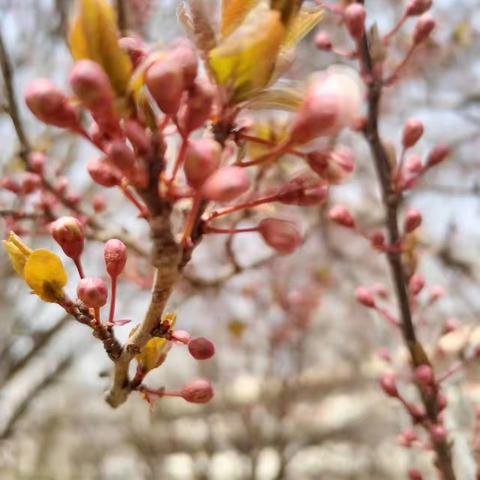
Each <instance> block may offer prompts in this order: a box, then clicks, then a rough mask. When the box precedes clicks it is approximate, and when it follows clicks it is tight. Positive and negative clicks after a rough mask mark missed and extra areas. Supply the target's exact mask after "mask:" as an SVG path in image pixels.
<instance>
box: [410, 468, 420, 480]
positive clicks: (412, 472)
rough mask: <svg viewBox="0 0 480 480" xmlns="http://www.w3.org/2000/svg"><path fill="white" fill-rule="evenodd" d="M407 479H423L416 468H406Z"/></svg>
mask: <svg viewBox="0 0 480 480" xmlns="http://www.w3.org/2000/svg"><path fill="white" fill-rule="evenodd" d="M408 479H409V480H423V476H422V474H421V473H420V472H419V471H418V470H417V469H416V468H410V469H409V470H408Z"/></svg>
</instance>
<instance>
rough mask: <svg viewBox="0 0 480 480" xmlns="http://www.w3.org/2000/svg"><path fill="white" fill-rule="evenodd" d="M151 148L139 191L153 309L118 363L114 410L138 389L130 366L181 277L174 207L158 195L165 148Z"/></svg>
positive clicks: (158, 143) (157, 142) (111, 397)
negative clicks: (149, 242) (151, 270)
mask: <svg viewBox="0 0 480 480" xmlns="http://www.w3.org/2000/svg"><path fill="white" fill-rule="evenodd" d="M152 144H153V146H154V148H153V153H152V158H151V159H150V160H151V161H150V162H149V164H150V166H151V167H150V168H151V171H150V174H149V179H150V181H149V185H148V186H147V187H146V188H145V189H143V190H138V194H139V195H140V196H141V198H142V200H143V201H144V203H145V205H146V207H147V208H148V212H149V216H148V222H149V225H150V232H151V236H152V240H153V248H152V254H151V263H152V265H153V266H154V267H155V274H154V275H155V276H154V282H153V288H152V294H151V299H150V305H149V306H148V309H147V312H146V314H145V317H144V319H143V321H142V323H141V324H140V325H139V327H138V328H137V330H136V331H135V333H134V334H133V335H132V336H131V337H130V338H129V341H128V343H127V344H126V345H125V346H124V347H123V349H122V353H121V355H120V357H119V358H118V360H116V361H115V368H114V376H113V383H112V386H111V388H110V390H109V392H108V393H107V395H106V400H107V402H108V403H109V404H110V405H111V406H112V407H114V408H116V407H118V406H120V405H121V404H122V403H124V402H125V401H126V399H127V398H128V395H129V394H130V392H131V391H132V389H134V388H135V386H136V385H135V384H134V383H133V382H130V380H129V376H128V370H129V366H130V362H131V361H132V360H133V358H134V356H135V354H137V353H139V352H140V351H141V350H142V348H143V347H144V346H145V344H146V343H147V342H148V340H149V339H150V338H151V337H152V336H153V334H154V331H155V329H156V328H157V327H158V326H159V325H160V323H161V319H162V313H163V311H164V309H165V305H166V303H167V301H168V298H169V297H170V294H171V292H172V290H173V287H174V285H175V284H176V282H177V280H178V278H179V276H180V262H181V258H182V249H181V247H180V245H179V244H178V243H177V242H176V241H175V238H174V237H173V233H172V231H171V224H170V214H171V210H172V207H171V204H170V203H169V202H168V201H166V200H164V199H162V198H160V197H159V193H158V178H159V175H160V172H161V171H162V170H163V168H164V154H165V145H164V143H163V141H162V140H161V138H160V137H156V138H155V136H154V138H153V139H152Z"/></svg>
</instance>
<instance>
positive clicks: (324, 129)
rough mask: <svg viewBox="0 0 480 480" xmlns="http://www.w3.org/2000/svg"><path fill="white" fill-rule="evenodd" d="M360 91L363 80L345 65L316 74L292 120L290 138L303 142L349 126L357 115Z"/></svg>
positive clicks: (360, 96) (361, 93) (360, 101)
mask: <svg viewBox="0 0 480 480" xmlns="http://www.w3.org/2000/svg"><path fill="white" fill-rule="evenodd" d="M363 94H364V86H363V83H362V80H361V79H360V78H359V76H358V74H357V73H356V72H354V71H353V70H351V69H349V68H347V67H330V68H329V69H328V70H327V72H326V73H324V74H320V75H317V76H315V77H314V79H313V81H312V82H311V84H310V86H309V87H308V88H307V91H306V93H305V98H304V101H303V103H302V105H301V106H300V108H299V110H298V112H297V114H296V116H295V117H294V119H293V122H292V130H291V134H290V138H291V140H292V141H293V142H294V143H299V144H302V143H307V142H310V141H311V140H313V139H314V138H316V137H319V136H325V135H335V134H337V133H338V132H339V131H340V130H341V129H342V128H346V127H350V128H352V127H353V126H354V125H355V123H356V121H357V119H358V117H359V116H360V109H361V106H362V102H363Z"/></svg>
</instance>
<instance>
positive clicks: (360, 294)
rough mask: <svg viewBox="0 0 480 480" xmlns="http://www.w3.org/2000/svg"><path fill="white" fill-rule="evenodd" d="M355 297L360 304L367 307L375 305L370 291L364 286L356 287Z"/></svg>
mask: <svg viewBox="0 0 480 480" xmlns="http://www.w3.org/2000/svg"><path fill="white" fill-rule="evenodd" d="M355 298H356V300H357V302H358V303H360V305H363V306H364V307H368V308H374V307H375V299H374V298H373V295H372V293H371V292H370V291H369V290H368V289H367V288H365V287H358V288H357V289H356V290H355Z"/></svg>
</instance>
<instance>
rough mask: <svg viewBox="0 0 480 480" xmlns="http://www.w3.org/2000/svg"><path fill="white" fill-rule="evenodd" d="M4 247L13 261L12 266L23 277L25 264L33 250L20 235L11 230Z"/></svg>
mask: <svg viewBox="0 0 480 480" xmlns="http://www.w3.org/2000/svg"><path fill="white" fill-rule="evenodd" d="M3 248H4V249H5V251H6V252H7V254H8V256H9V258H10V262H11V263H12V267H13V269H14V270H15V272H16V273H17V275H19V276H20V277H22V278H23V271H24V268H25V264H26V263H27V259H28V257H29V256H30V254H31V253H32V250H31V249H30V248H28V247H27V246H26V245H25V244H24V243H23V242H22V240H21V239H20V237H19V236H18V235H15V233H13V232H10V234H9V235H8V238H7V239H6V240H4V241H3Z"/></svg>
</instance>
